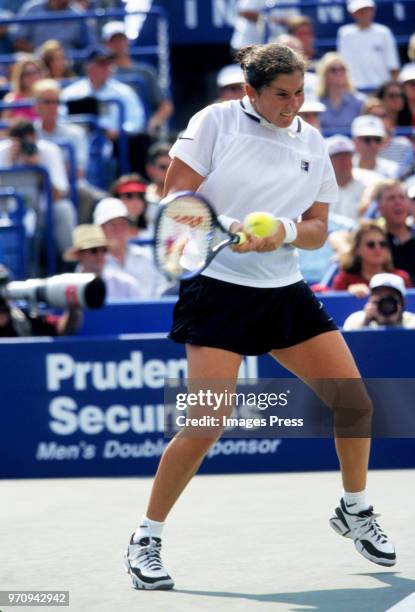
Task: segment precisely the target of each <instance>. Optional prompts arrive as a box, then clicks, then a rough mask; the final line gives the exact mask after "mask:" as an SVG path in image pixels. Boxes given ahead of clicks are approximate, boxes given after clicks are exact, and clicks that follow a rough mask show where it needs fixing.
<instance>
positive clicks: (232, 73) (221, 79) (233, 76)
mask: <svg viewBox="0 0 415 612" xmlns="http://www.w3.org/2000/svg"><path fill="white" fill-rule="evenodd" d="M235 83H245V77H244V73H243V71H242V68H241V67H240V66H238V65H237V64H230V65H229V66H224V68H221V69H220V70H219V72H218V75H217V77H216V84H217V86H218V87H219V88H220V87H227V86H228V85H234V84H235Z"/></svg>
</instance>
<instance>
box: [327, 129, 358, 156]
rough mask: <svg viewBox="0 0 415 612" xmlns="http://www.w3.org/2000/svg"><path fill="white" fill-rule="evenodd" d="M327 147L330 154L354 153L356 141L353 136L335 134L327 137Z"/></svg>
mask: <svg viewBox="0 0 415 612" xmlns="http://www.w3.org/2000/svg"><path fill="white" fill-rule="evenodd" d="M326 143H327V149H328V152H329V155H337V154H338V153H354V143H353V140H352V139H351V138H348V137H347V136H343V135H342V134H334V136H330V137H329V138H326Z"/></svg>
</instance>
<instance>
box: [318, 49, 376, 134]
mask: <svg viewBox="0 0 415 612" xmlns="http://www.w3.org/2000/svg"><path fill="white" fill-rule="evenodd" d="M316 94H317V96H318V97H319V98H320V101H321V102H322V103H323V104H324V105H325V106H326V110H325V111H324V112H323V113H321V116H320V123H321V128H322V129H323V130H340V131H343V130H345V131H348V130H349V129H350V124H351V122H352V121H353V119H354V118H355V117H357V116H358V115H360V113H361V109H362V104H363V101H364V96H363V95H362V94H360V93H358V92H356V91H355V88H354V85H353V83H352V80H351V77H350V73H349V70H348V68H347V66H346V64H345V63H344V61H343V59H342V58H341V57H340V55H339V54H338V53H334V52H329V53H326V54H325V55H323V57H322V58H321V60H320V61H319V62H318V64H317V85H316Z"/></svg>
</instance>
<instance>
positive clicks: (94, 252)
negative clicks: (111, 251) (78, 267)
mask: <svg viewBox="0 0 415 612" xmlns="http://www.w3.org/2000/svg"><path fill="white" fill-rule="evenodd" d="M107 251H108V249H107V247H91V248H90V249H82V252H83V253H92V255H98V254H99V253H106V252H107Z"/></svg>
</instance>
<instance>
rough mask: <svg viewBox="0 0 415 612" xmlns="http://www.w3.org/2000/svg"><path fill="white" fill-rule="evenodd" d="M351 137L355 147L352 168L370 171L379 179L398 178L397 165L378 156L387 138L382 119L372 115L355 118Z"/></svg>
mask: <svg viewBox="0 0 415 612" xmlns="http://www.w3.org/2000/svg"><path fill="white" fill-rule="evenodd" d="M352 136H353V140H354V143H355V147H356V155H355V157H354V159H353V165H354V166H357V167H358V168H362V169H364V170H372V171H373V172H376V173H377V174H379V175H380V177H385V178H396V177H397V176H398V172H399V166H398V164H397V163H395V162H393V161H391V160H389V159H384V158H382V157H380V155H379V154H380V151H381V149H382V146H383V145H384V144H385V139H386V136H387V134H386V130H385V126H384V124H383V121H382V119H379V117H375V116H374V115H360V117H356V119H354V120H353V122H352Z"/></svg>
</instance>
